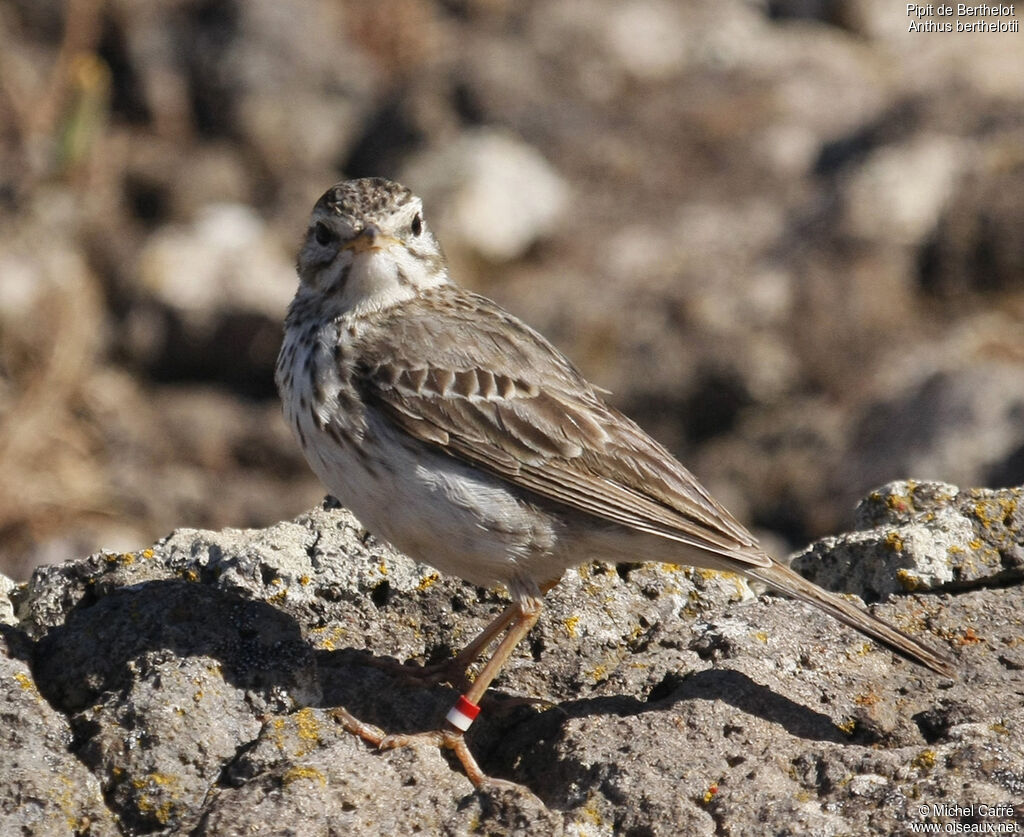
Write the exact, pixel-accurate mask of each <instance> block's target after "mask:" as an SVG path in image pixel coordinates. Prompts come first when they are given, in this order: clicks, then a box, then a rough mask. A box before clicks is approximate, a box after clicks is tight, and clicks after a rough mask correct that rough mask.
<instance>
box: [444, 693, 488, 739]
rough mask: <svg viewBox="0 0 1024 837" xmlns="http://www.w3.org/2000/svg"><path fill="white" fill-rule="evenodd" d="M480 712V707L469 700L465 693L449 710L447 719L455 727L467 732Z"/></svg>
mask: <svg viewBox="0 0 1024 837" xmlns="http://www.w3.org/2000/svg"><path fill="white" fill-rule="evenodd" d="M479 714H480V707H479V706H477V705H476V704H475V703H473V702H472V701H471V700H469V699H468V698H467V697H466V696H465V695H459V699H458V700H457V701H455V706H453V707H452V708H451V709H449V710H448V715H447V717H446V720H447V721H448V723H449V724H451V725H452V726H453V727H455V729H458V730H462V731H463V732H465V731H466V730H467V729H469V728H470V726H472V724H473V721H475V720H476V716H477V715H479Z"/></svg>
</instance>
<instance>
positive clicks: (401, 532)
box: [298, 414, 562, 592]
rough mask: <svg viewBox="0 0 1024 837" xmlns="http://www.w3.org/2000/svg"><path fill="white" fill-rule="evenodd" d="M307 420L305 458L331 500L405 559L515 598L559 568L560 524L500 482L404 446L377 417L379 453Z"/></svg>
mask: <svg viewBox="0 0 1024 837" xmlns="http://www.w3.org/2000/svg"><path fill="white" fill-rule="evenodd" d="M298 420H299V421H301V422H302V435H303V436H304V437H305V438H306V440H307V444H306V446H305V453H306V458H307V460H308V461H309V464H310V466H311V467H312V468H313V470H314V472H315V473H316V475H317V476H318V477H320V479H321V480H322V481H323V483H324V485H326V486H327V488H328V490H329V491H330V492H331V494H333V495H334V496H335V497H337V498H338V500H339V501H340V502H341V504H342V505H343V506H345V507H346V508H348V509H349V510H350V511H351V512H352V513H353V514H354V515H355V516H356V517H357V518H359V520H360V522H361V523H362V524H363V525H364V526H366V528H367V529H369V530H370V531H371V532H372V533H373V534H374V535H376V536H377V537H380V538H383V539H384V540H387V541H388V542H390V543H391V544H392V545H393V546H394V547H395V548H397V549H398V550H400V551H402V552H404V553H405V554H406V555H409V556H410V557H412V558H415V559H416V560H418V561H423V562H425V563H428V564H430V565H432V566H434V567H436V568H437V569H438V570H440V571H441V572H443V573H446V574H451V575H455V576H458V577H460V578H463V579H465V580H467V581H469V582H471V583H473V584H477V585H480V586H485V587H486V586H491V585H493V584H495V583H499V582H500V583H503V584H506V585H508V586H509V587H510V588H513V589H514V592H516V591H517V588H521V587H522V586H523V581H524V579H527V578H530V579H535V574H536V570H537V569H541V568H543V566H544V565H545V564H547V563H548V562H549V561H550V560H551V552H552V550H553V549H554V547H555V544H556V541H557V533H556V528H555V524H554V521H553V520H552V518H551V517H550V515H547V514H544V513H543V512H541V511H539V510H538V509H536V508H535V507H534V506H532V505H531V504H529V503H527V502H524V501H523V500H522V499H521V498H519V497H517V496H516V495H515V494H514V493H513V492H512V491H511V490H510V489H509V488H508V487H507V486H506V484H505V483H504V482H502V481H501V480H499V479H498V478H496V477H492V476H490V475H488V474H486V473H485V472H482V471H479V470H477V469H474V468H471V467H469V466H467V465H465V464H463V463H462V462H459V461H458V460H456V459H454V458H452V457H450V456H447V455H445V454H443V453H440V452H434V451H431V450H429V449H428V448H427V447H426V446H425V445H422V444H421V443H417V442H415V440H409V439H406V438H404V437H403V435H402V434H401V431H399V430H397V429H395V428H393V427H392V426H391V425H389V424H388V423H386V420H385V419H383V418H379V417H378V418H376V419H375V418H374V417H373V416H372V414H371V417H370V426H369V427H368V432H367V434H366V438H367V439H372V440H373V442H372V454H367V453H361V452H360V451H359V449H357V447H356V446H355V445H352V444H339V443H338V442H337V441H336V440H335V439H334V438H332V437H330V436H328V435H327V434H326V433H325V432H324V431H322V430H320V429H319V428H318V427H317V426H316V424H315V422H314V421H313V419H312V416H308V417H305V418H303V417H301V416H300V417H298ZM364 450H365V449H364ZM538 565H539V566H538ZM561 569H562V568H561V567H558V566H557V562H552V563H551V569H550V571H546V570H543V569H542V571H541V573H540V574H541V575H549V576H550V577H557V576H558V575H559V574H560V572H561ZM541 580H546V579H541ZM523 592H531V591H526V590H524V591H523Z"/></svg>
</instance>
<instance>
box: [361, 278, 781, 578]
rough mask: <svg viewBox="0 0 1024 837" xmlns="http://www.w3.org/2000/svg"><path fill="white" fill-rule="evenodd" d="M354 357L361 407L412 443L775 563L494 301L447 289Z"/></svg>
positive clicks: (379, 329) (652, 526) (380, 328)
mask: <svg viewBox="0 0 1024 837" xmlns="http://www.w3.org/2000/svg"><path fill="white" fill-rule="evenodd" d="M410 347H416V350H417V351H419V352H421V355H420V356H418V357H412V356H411V355H410V354H409V350H410ZM356 348H357V356H358V357H360V358H361V366H360V369H359V371H358V373H357V376H358V382H359V386H360V387H361V388H362V391H363V393H364V395H365V397H366V398H367V400H368V401H369V402H370V403H371V404H373V405H375V406H376V407H377V408H378V409H380V410H381V411H382V412H383V413H384V414H385V415H386V416H388V417H389V418H390V419H391V420H392V421H394V422H395V423H396V424H397V425H398V426H400V427H401V428H402V429H403V430H405V431H406V432H407V433H409V434H410V435H411V436H414V437H415V438H417V439H419V440H421V441H423V442H425V443H427V444H430V445H433V446H435V447H437V448H440V449H442V450H444V451H445V452H447V453H449V454H451V455H452V456H455V457H458V458H459V459H462V460H464V461H466V462H470V463H472V464H474V465H476V466H478V467H481V468H484V469H486V470H488V471H490V472H491V473H493V474H496V475H497V476H499V477H502V478H503V479H506V480H508V481H509V482H510V483H513V484H514V485H516V486H519V487H520V488H523V489H527V490H529V491H531V492H534V493H536V494H539V495H541V496H542V497H546V498H548V499H550V500H555V501H558V502H560V503H564V504H565V505H566V506H569V507H571V508H574V509H578V510H580V511H583V512H588V513H590V514H592V515H595V516H596V517H599V518H603V519H605V520H608V521H613V522H615V523H619V524H621V525H623V526H629V527H632V528H634V529H637V530H639V531H643V532H649V533H652V534H655V535H659V536H662V537H665V538H670V539H672V540H675V541H679V542H680V543H683V544H687V545H689V546H692V547H697V548H699V549H704V550H707V551H709V552H714V553H717V554H720V555H725V556H728V557H730V558H733V559H735V560H738V561H742V562H743V563H745V564H747V565H749V566H768V565H769V564H770V560H769V559H768V558H767V557H766V556H764V555H763V554H761V552H760V551H759V550H758V548H757V545H756V542H755V541H754V538H753V537H752V536H751V535H750V533H749V532H747V530H746V529H745V528H744V527H743V526H742V525H741V524H740V523H738V522H737V521H736V520H735V519H734V518H733V517H732V516H731V515H730V514H729V513H728V512H727V511H726V510H725V509H723V508H722V507H721V506H720V505H719V504H718V503H717V502H715V500H713V499H712V498H711V496H710V495H709V494H708V493H707V491H706V490H705V489H704V488H703V487H702V486H701V485H700V483H698V482H697V480H696V479H695V478H694V476H693V475H692V474H690V472H689V471H687V470H686V469H685V468H684V467H683V466H682V465H681V464H679V462H677V461H676V459H675V458H674V457H672V455H671V454H669V453H668V451H667V450H665V449H664V448H663V447H662V446H661V445H659V444H658V443H657V442H655V441H654V440H653V439H651V438H650V437H649V436H648V435H647V434H646V433H645V432H644V431H643V430H642V429H641V428H640V427H639V426H637V425H636V424H635V423H634V422H632V421H631V420H630V419H628V418H626V417H625V416H624V415H622V414H621V413H619V412H618V411H616V410H614V409H612V408H610V407H608V406H607V405H606V404H605V403H604V402H603V401H602V400H601V398H600V396H599V395H598V393H597V392H596V390H595V388H594V387H593V386H592V385H591V384H589V383H588V382H587V381H586V380H585V379H584V378H583V376H582V375H580V373H579V372H578V371H577V370H576V369H575V368H574V367H573V366H572V364H570V363H569V361H568V360H566V359H565V357H564V356H563V355H561V354H560V353H559V352H558V351H557V350H556V349H555V348H554V347H553V346H551V344H549V343H548V342H547V341H546V340H545V339H544V338H543V337H541V336H540V335H539V334H537V333H536V332H535V331H533V330H532V329H530V328H529V327H527V326H526V325H524V324H523V323H521V322H520V321H519V320H517V319H515V318H514V317H512V316H511V315H509V314H508V313H506V312H504V311H502V310H501V309H500V308H498V307H497V306H496V305H495V304H494V303H493V302H491V301H490V300H487V299H485V298H483V297H479V296H476V295H473V294H469V293H468V292H466V291H463V290H461V289H459V288H457V287H455V286H442V287H440V288H437V289H434V290H432V291H430V292H428V294H426V295H424V296H423V297H422V298H420V299H416V300H413V301H411V302H407V303H403V305H402V306H396V307H395V308H393V309H391V310H390V311H384V312H381V313H380V314H377V315H376V318H375V319H374V320H373V322H372V325H371V326H370V327H369V328H367V329H366V330H364V331H363V332H362V333H361V334H360V336H359V338H358V341H357V347H356Z"/></svg>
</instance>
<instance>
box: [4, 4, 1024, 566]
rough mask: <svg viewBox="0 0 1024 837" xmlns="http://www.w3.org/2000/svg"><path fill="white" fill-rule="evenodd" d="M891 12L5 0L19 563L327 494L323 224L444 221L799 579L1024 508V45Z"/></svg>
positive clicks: (10, 383) (7, 441)
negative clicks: (315, 232)
mask: <svg viewBox="0 0 1024 837" xmlns="http://www.w3.org/2000/svg"><path fill="white" fill-rule="evenodd" d="M908 23H909V19H908V18H907V17H906V9H905V6H903V5H902V4H893V3H890V2H885V0H853V1H852V2H846V3H835V2H827V0H820V2H814V0H802V1H801V2H785V1H784V0H768V2H740V0H717V2H713V3H711V2H682V1H681V0H680V1H679V2H673V1H672V0H573V2H550V0H518V2H512V0H443V1H442V0H437V1H436V2H428V0H376V2H373V3H370V2H349V3H342V2H334V1H333V0H318V1H317V0H314V2H309V1H308V0H303V1H302V2H299V0H244V2H243V0H149V2H145V3H140V2H133V0H106V2H103V1H102V0H65V2H59V0H4V2H3V3H2V4H0V561H2V564H3V570H4V571H5V572H7V573H8V574H11V575H14V576H15V577H24V576H25V575H27V573H28V572H29V571H30V569H31V567H32V566H33V565H35V564H36V563H38V562H41V561H55V560H60V559H63V558H67V557H71V556H75V555H81V554H83V553H86V552H89V551H92V550H95V549H97V548H100V547H107V548H115V549H127V548H134V547H139V546H142V545H145V544H148V543H149V542H151V541H152V540H153V539H154V538H156V537H158V536H161V535H163V534H165V533H166V532H167V531H169V530H170V529H171V528H172V527H175V526H179V525H189V526H197V527H199V526H202V527H221V526H225V525H231V526H257V525H264V524H267V523H269V522H271V521H275V520H279V519H282V518H287V517H290V516H292V515H294V514H296V513H297V512H299V511H301V510H303V509H305V508H307V507H308V506H310V505H312V504H313V503H314V502H315V501H316V500H317V499H318V498H319V497H320V496H321V494H322V489H321V488H320V487H319V485H318V484H317V483H316V481H315V479H314V478H313V477H312V475H311V474H310V473H309V472H308V470H307V468H306V466H305V464H304V463H303V462H302V460H301V457H300V455H299V453H298V450H297V448H296V446H295V445H294V444H293V443H292V441H291V439H290V437H289V434H288V432H287V431H286V429H285V427H284V425H283V423H282V421H281V419H280V415H279V408H278V404H277V401H276V396H275V393H274V388H273V380H272V370H273V363H274V359H275V356H276V352H277V348H278V344H279V339H280V330H281V321H282V318H283V316H284V311H285V307H286V305H287V303H288V300H289V299H290V297H291V294H292V291H293V288H294V282H295V280H294V276H293V272H292V268H291V264H292V261H293V258H294V250H295V247H296V245H297V243H298V240H299V237H300V235H301V233H302V228H303V225H304V223H305V220H306V217H307V213H308V211H309V209H310V207H311V206H312V204H313V202H314V201H315V200H316V198H317V197H318V196H319V195H320V193H321V192H322V191H323V190H324V189H325V188H326V187H327V186H328V185H330V184H331V183H333V182H335V181H337V180H339V179H342V178H343V177H359V176H369V175H382V176H386V177H392V178H398V179H401V180H403V182H405V183H406V184H407V185H409V186H410V187H412V188H413V189H414V190H415V191H416V192H418V193H420V194H421V195H422V196H423V197H424V198H425V200H426V202H427V208H428V211H429V212H430V214H431V217H432V219H433V223H434V226H435V227H436V228H437V229H438V231H439V234H440V237H441V239H442V241H443V242H444V244H445V245H446V248H447V251H448V255H449V258H450V260H451V261H452V263H453V269H454V273H455V276H456V277H457V278H458V280H459V281H461V282H462V283H463V284H465V285H467V286H469V287H472V288H474V289H476V290H479V291H481V292H483V293H486V294H488V295H490V296H492V297H494V298H496V299H497V300H498V301H499V302H501V303H502V304H503V305H505V306H506V307H508V308H510V309H511V310H512V311H514V312H516V313H517V314H519V315H520V316H522V317H523V318H525V319H526V320H527V321H528V322H530V323H531V324H532V325H534V326H536V327H537V328H539V329H540V330H541V331H543V332H544V333H545V334H547V335H548V336H549V337H551V338H552V339H553V340H554V341H555V342H556V343H557V344H558V345H559V346H560V347H561V348H562V349H564V350H565V351H566V352H567V353H568V354H569V355H570V356H571V357H572V358H574V359H575V360H576V362H577V363H578V364H579V365H580V366H581V367H582V368H583V370H584V372H585V373H586V374H587V375H588V376H589V377H591V378H592V379H593V380H595V381H596V382H597V383H599V384H601V385H602V386H605V387H607V388H608V389H610V390H612V391H613V392H614V395H613V396H612V400H613V401H614V403H615V404H616V405H617V406H619V407H621V408H622V409H624V410H625V411H626V412H628V413H630V414H631V415H633V416H635V417H636V418H637V419H638V420H639V421H640V422H641V423H642V424H644V425H645V426H646V427H647V428H648V429H650V430H651V431H652V432H653V433H654V434H655V435H656V436H657V437H659V438H660V439H661V440H662V441H664V442H665V443H666V444H667V445H668V446H669V447H670V448H671V449H672V450H673V451H674V452H675V453H677V454H678V455H679V456H680V457H681V458H682V459H683V460H684V461H685V462H687V463H688V464H689V465H691V466H692V468H693V470H695V471H696V473H697V474H698V475H699V476H700V477H701V478H702V479H703V480H704V481H705V482H706V483H707V484H708V485H709V486H710V487H711V488H712V490H713V491H714V492H715V493H716V494H718V495H719V496H720V497H721V499H723V500H724V501H725V502H726V504H727V505H729V506H730V507H731V508H732V509H733V510H734V511H735V512H736V513H737V514H738V515H739V516H740V517H741V518H743V519H744V520H746V521H748V522H750V523H751V524H753V525H754V526H755V527H757V528H758V530H759V531H760V532H761V533H762V534H763V535H767V536H768V537H769V540H770V542H771V543H772V544H773V546H774V547H775V548H777V549H785V548H787V547H797V546H801V545H803V544H804V543H805V542H806V541H807V540H809V539H810V538H813V537H816V536H819V535H822V534H825V533H828V532H832V531H835V530H838V529H841V528H843V527H848V526H849V525H850V523H851V521H852V506H853V503H854V501H855V500H856V499H857V498H858V497H859V496H861V495H863V494H864V493H866V492H867V491H868V490H869V489H871V488H872V487H874V486H877V485H879V484H881V483H884V482H886V481H888V480H892V479H896V478H899V477H917V478H922V479H923V478H933V479H941V480H946V481H949V482H954V483H958V484H960V485H987V486H991V487H998V486H1004V485H1011V484H1018V483H1021V482H1024V330H1022V328H1021V324H1022V320H1024V282H1022V280H1024V85H1022V84H1021V79H1022V78H1024V40H1022V38H1024V35H1021V34H1020V33H1017V34H1012V33H1007V34H973V35H968V34H956V33H953V34H936V33H908V32H907V28H908Z"/></svg>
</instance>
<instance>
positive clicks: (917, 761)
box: [910, 750, 935, 770]
mask: <svg viewBox="0 0 1024 837" xmlns="http://www.w3.org/2000/svg"><path fill="white" fill-rule="evenodd" d="M910 766H911V767H915V768H917V769H918V770H931V769H932V768H933V767H935V751H934V750H922V751H921V752H920V753H918V754H917V755H916V756H915V757H914V760H913V761H912V762H911V763H910Z"/></svg>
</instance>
